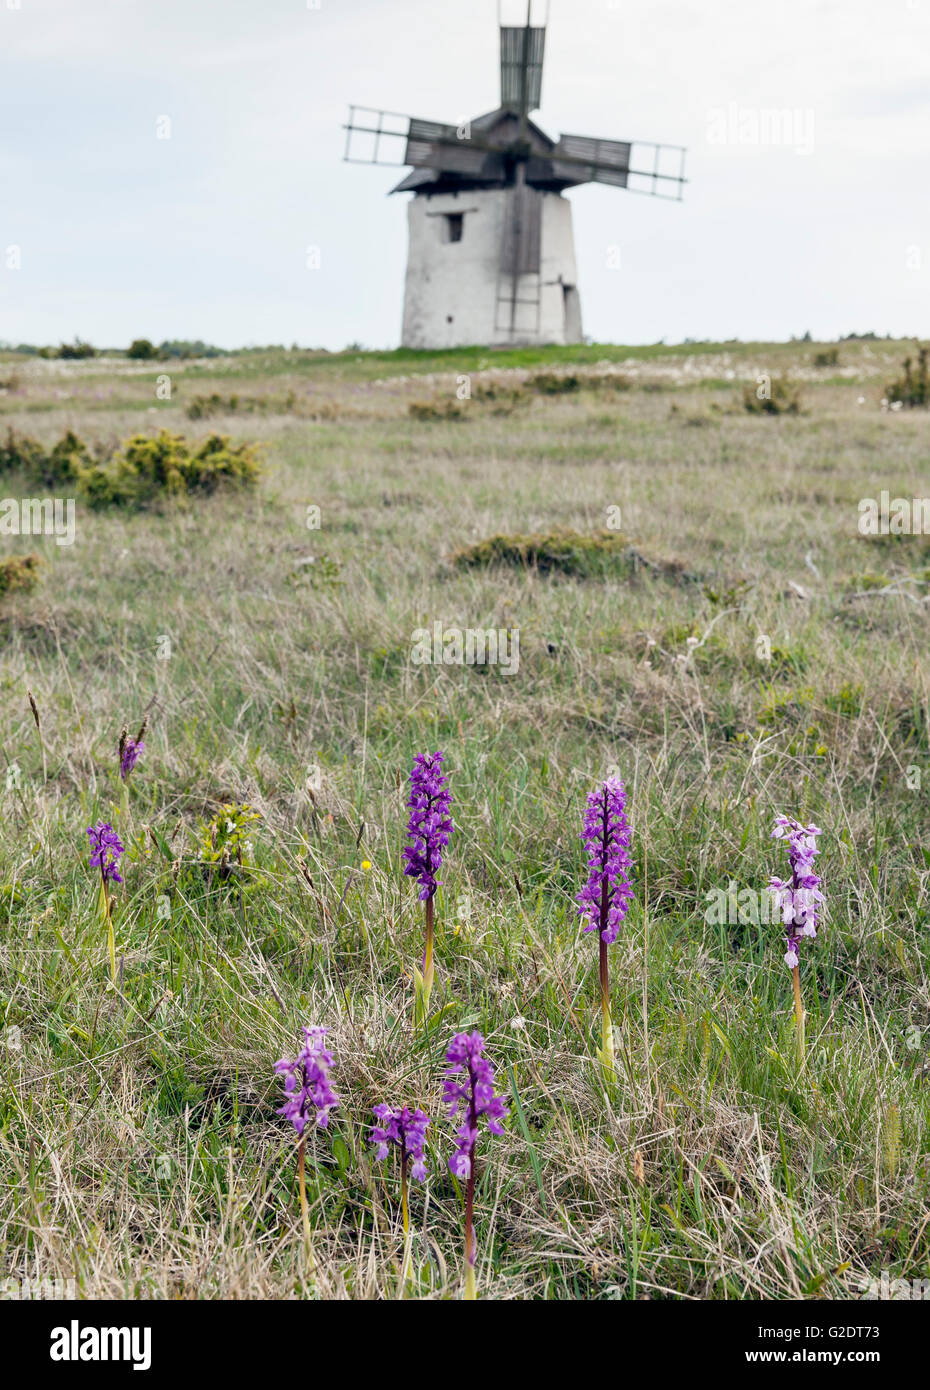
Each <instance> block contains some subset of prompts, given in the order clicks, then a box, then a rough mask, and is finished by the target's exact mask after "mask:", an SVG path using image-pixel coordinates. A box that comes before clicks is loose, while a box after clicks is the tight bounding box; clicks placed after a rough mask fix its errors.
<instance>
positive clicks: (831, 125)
mask: <svg viewBox="0 0 930 1390" xmlns="http://www.w3.org/2000/svg"><path fill="white" fill-rule="evenodd" d="M497 45H498V40H497V4H496V0H467V3H466V0H461V2H460V3H459V2H457V0H311V3H310V5H308V3H307V0H0V340H5V341H7V342H13V343H16V342H35V343H45V342H57V341H60V340H61V339H63V338H71V337H73V336H74V335H76V334H79V335H80V336H82V337H84V338H87V339H89V340H90V341H91V342H93V343H95V344H97V345H111V346H120V345H125V344H127V343H128V342H129V340H130V339H131V338H133V337H138V336H145V337H149V338H152V339H153V340H155V341H161V340H162V339H164V338H174V337H180V338H203V339H206V340H209V341H212V342H215V343H218V344H221V345H223V346H238V345H245V344H248V343H279V342H280V343H285V344H290V343H292V342H297V343H300V344H301V345H304V346H325V347H330V348H339V347H343V346H345V345H346V344H347V343H349V342H360V343H363V344H365V345H366V346H369V347H387V346H396V344H397V342H398V338H399V332H400V316H401V301H402V294H403V276H404V263H405V253H406V214H405V206H404V205H405V202H406V200H407V197H408V196H409V195H406V194H403V195H398V196H395V197H393V198H389V197H387V196H386V195H387V193H388V190H389V189H390V188H391V187H392V185H393V184H394V183H395V182H396V181H397V179H398V178H399V177H400V174H399V172H398V171H396V170H392V169H383V168H382V169H379V168H369V167H362V166H355V165H349V164H345V163H343V162H342V150H343V138H344V137H343V132H342V130H341V129H340V127H341V124H342V122H343V121H344V120H345V117H346V106H347V103H348V102H350V101H352V102H356V103H368V104H370V105H372V106H379V107H384V108H386V109H390V110H394V111H401V112H410V113H412V114H415V115H420V116H425V117H429V118H433V119H438V120H449V121H458V120H461V119H463V118H465V117H468V116H473V115H478V114H480V113H482V112H484V111H487V110H490V109H492V108H493V107H495V106H497V105H498V96H499V93H498V68H497V62H498V57H497ZM773 110H778V111H789V112H791V113H792V116H791V119H790V122H788V124H787V125H785V124H784V123H780V124H779V126H778V127H777V128H775V129H774V130H773V129H772V128H770V127H769V126H768V125H767V123H765V122H764V121H763V113H764V112H766V111H773ZM165 117H167V118H168V120H169V122H170V126H169V125H166V122H165V120H164V119H163V118H165ZM536 119H537V120H538V122H539V124H541V125H542V127H543V128H544V129H545V130H547V131H548V132H549V133H550V134H553V135H558V134H559V132H561V131H569V132H571V133H573V134H591V135H599V136H603V137H608V138H615V139H630V138H632V139H641V140H651V141H668V142H670V143H673V144H681V145H687V146H688V147H689V155H688V170H687V172H688V176H689V178H690V180H691V182H690V183H689V185H688V187H687V190H686V195H685V200H684V202H683V203H681V204H678V203H666V202H659V201H657V200H655V199H652V198H646V197H636V196H633V195H631V194H629V193H625V192H621V191H618V190H615V189H610V188H606V187H586V188H581V189H577V190H575V191H573V192H571V193H570V194H569V195H568V196H569V198H570V200H571V202H572V204H573V206H574V209H575V236H576V249H577V253H578V262H579V280H580V286H581V295H582V308H583V314H584V326H585V331H586V333H587V334H588V335H589V336H591V337H592V338H594V339H596V340H598V341H602V342H627V343H639V342H655V341H657V340H658V339H662V338H664V339H666V340H668V341H670V342H672V341H680V340H681V339H683V338H685V337H691V338H715V339H719V338H728V337H740V338H756V339H773V338H774V339H780V338H787V337H789V336H790V335H791V334H802V333H803V332H804V331H805V330H810V331H811V332H812V333H813V334H814V336H815V337H822V338H829V337H833V336H836V335H838V334H841V333H847V332H852V331H868V330H873V331H875V332H878V333H884V332H888V331H890V332H892V333H895V334H902V335H904V334H918V333H922V334H924V335H927V334H930V0H778V3H775V0H551V14H550V23H549V30H548V39H547V52H546V67H545V75H544V79H543V95H542V107H541V110H540V112H539V113H538V115H537V117H536ZM166 131H168V132H169V133H170V138H158V137H159V134H161V135H164V134H165V132H166ZM314 246H316V247H319V268H317V269H314V268H311V267H310V266H308V254H307V248H308V247H314ZM17 248H18V250H17ZM611 248H619V260H620V268H619V270H617V269H612V268H610V262H611V261H616V259H617V252H616V251H612V250H611ZM309 259H310V261H311V262H312V261H313V260H314V257H313V256H312V255H311V256H310V257H309ZM17 263H18V268H17Z"/></svg>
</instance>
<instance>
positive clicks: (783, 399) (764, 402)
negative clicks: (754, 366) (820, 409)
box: [743, 376, 801, 415]
mask: <svg viewBox="0 0 930 1390" xmlns="http://www.w3.org/2000/svg"><path fill="white" fill-rule="evenodd" d="M760 392H761V394H760ZM743 409H744V410H748V411H749V413H750V414H751V415H798V414H799V413H800V410H801V388H800V387H799V386H797V385H796V384H795V383H794V382H791V381H786V380H785V378H784V377H781V376H773V377H772V378H771V380H770V381H769V383H768V389H767V390H763V389H762V387H760V386H758V385H756V386H752V385H750V384H749V383H747V384H746V385H745V386H744V387H743Z"/></svg>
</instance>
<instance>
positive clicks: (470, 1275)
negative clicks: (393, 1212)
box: [465, 1063, 478, 1303]
mask: <svg viewBox="0 0 930 1390" xmlns="http://www.w3.org/2000/svg"><path fill="white" fill-rule="evenodd" d="M470 1065H471V1064H470V1063H469V1066H470ZM468 1127H469V1129H470V1130H471V1132H472V1134H477V1132H478V1113H477V1106H476V1104H475V1079H474V1075H473V1074H472V1077H471V1099H470V1101H469V1103H468ZM476 1147H477V1145H476V1144H475V1143H473V1144H472V1146H471V1148H470V1150H469V1152H468V1177H467V1179H466V1182H465V1301H466V1302H467V1303H473V1302H476V1301H477V1298H478V1290H477V1288H476V1285H475V1260H476V1259H477V1257H478V1242H477V1240H476V1239H475V1149H476Z"/></svg>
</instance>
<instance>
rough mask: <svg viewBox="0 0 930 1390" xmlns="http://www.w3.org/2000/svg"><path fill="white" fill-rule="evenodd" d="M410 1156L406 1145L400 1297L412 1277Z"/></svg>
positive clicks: (402, 1161)
mask: <svg viewBox="0 0 930 1390" xmlns="http://www.w3.org/2000/svg"><path fill="white" fill-rule="evenodd" d="M408 1157H409V1155H408V1153H407V1150H406V1147H404V1148H403V1149H402V1150H401V1156H400V1210H401V1219H402V1221H403V1225H404V1258H403V1262H402V1264H401V1267H400V1289H399V1292H398V1296H399V1297H400V1298H403V1297H404V1294H405V1293H406V1290H407V1283H408V1281H409V1279H410V1205H409V1202H408V1200H407V1160H408Z"/></svg>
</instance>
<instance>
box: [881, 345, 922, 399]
mask: <svg viewBox="0 0 930 1390" xmlns="http://www.w3.org/2000/svg"><path fill="white" fill-rule="evenodd" d="M916 346H917V361H916V363H915V362H914V359H913V358H912V357H905V359H904V363H903V366H904V375H903V376H902V377H901V378H900V380H899V381H895V382H892V384H891V385H890V386H889V387H888V390H887V391H886V392H885V394H886V396H887V397H888V400H889V401H890V402H891V404H892V405H895V404H897V403H898V402H900V403H901V405H906V406H909V407H915V406H924V405H930V347H924V346H923V345H922V344H921V343H917V345H916Z"/></svg>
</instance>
